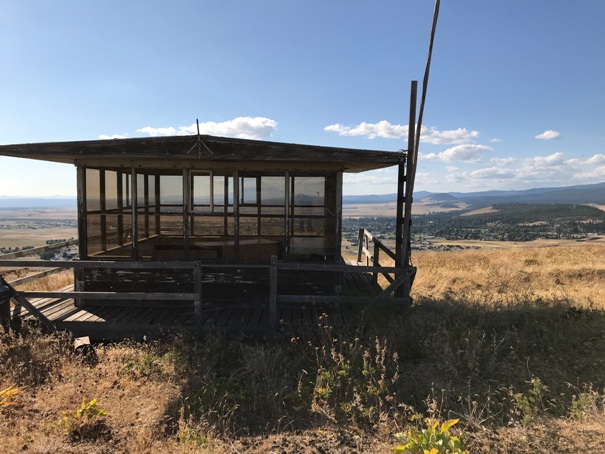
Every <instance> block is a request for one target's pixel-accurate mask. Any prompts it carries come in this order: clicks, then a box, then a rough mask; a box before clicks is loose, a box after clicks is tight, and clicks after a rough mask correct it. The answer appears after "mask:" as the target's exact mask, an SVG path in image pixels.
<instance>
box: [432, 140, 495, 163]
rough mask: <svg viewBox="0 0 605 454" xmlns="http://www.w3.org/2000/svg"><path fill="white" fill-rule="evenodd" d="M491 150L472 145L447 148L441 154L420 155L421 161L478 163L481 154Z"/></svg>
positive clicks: (483, 146)
mask: <svg viewBox="0 0 605 454" xmlns="http://www.w3.org/2000/svg"><path fill="white" fill-rule="evenodd" d="M490 150H491V148H490V147H488V146H486V145H478V144H473V143H468V144H462V145H456V146H453V147H451V148H448V149H447V150H445V151H442V152H441V153H428V154H423V153H421V154H420V158H421V159H431V160H439V161H445V162H453V161H461V162H479V161H480V160H481V153H483V152H484V151H490Z"/></svg>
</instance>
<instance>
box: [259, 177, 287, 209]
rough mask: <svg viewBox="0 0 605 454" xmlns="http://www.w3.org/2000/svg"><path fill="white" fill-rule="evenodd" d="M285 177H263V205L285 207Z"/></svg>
mask: <svg viewBox="0 0 605 454" xmlns="http://www.w3.org/2000/svg"><path fill="white" fill-rule="evenodd" d="M285 200H286V191H285V178H284V177H261V204H262V205H285Z"/></svg>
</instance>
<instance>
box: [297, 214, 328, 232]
mask: <svg viewBox="0 0 605 454" xmlns="http://www.w3.org/2000/svg"><path fill="white" fill-rule="evenodd" d="M324 223H325V220H324V219H322V218H320V219H310V218H302V219H292V235H293V236H323V235H324V232H325V228H324Z"/></svg>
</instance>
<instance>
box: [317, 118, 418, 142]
mask: <svg viewBox="0 0 605 454" xmlns="http://www.w3.org/2000/svg"><path fill="white" fill-rule="evenodd" d="M324 131H330V132H336V133H338V135H339V136H365V137H367V138H368V139H375V138H376V137H381V138H385V139H400V138H402V137H407V135H408V126H407V125H405V126H403V125H392V124H391V123H389V122H388V121H386V120H382V121H379V122H378V123H366V122H365V121H364V122H362V123H359V124H358V125H356V126H345V125H341V124H339V123H337V124H334V125H328V126H326V127H325V128H324Z"/></svg>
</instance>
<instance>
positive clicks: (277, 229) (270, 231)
mask: <svg viewBox="0 0 605 454" xmlns="http://www.w3.org/2000/svg"><path fill="white" fill-rule="evenodd" d="M260 222H261V224H260V225H261V231H260V233H261V235H263V236H283V235H285V233H286V232H285V222H284V219H283V218H262V219H261V221H260Z"/></svg>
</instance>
